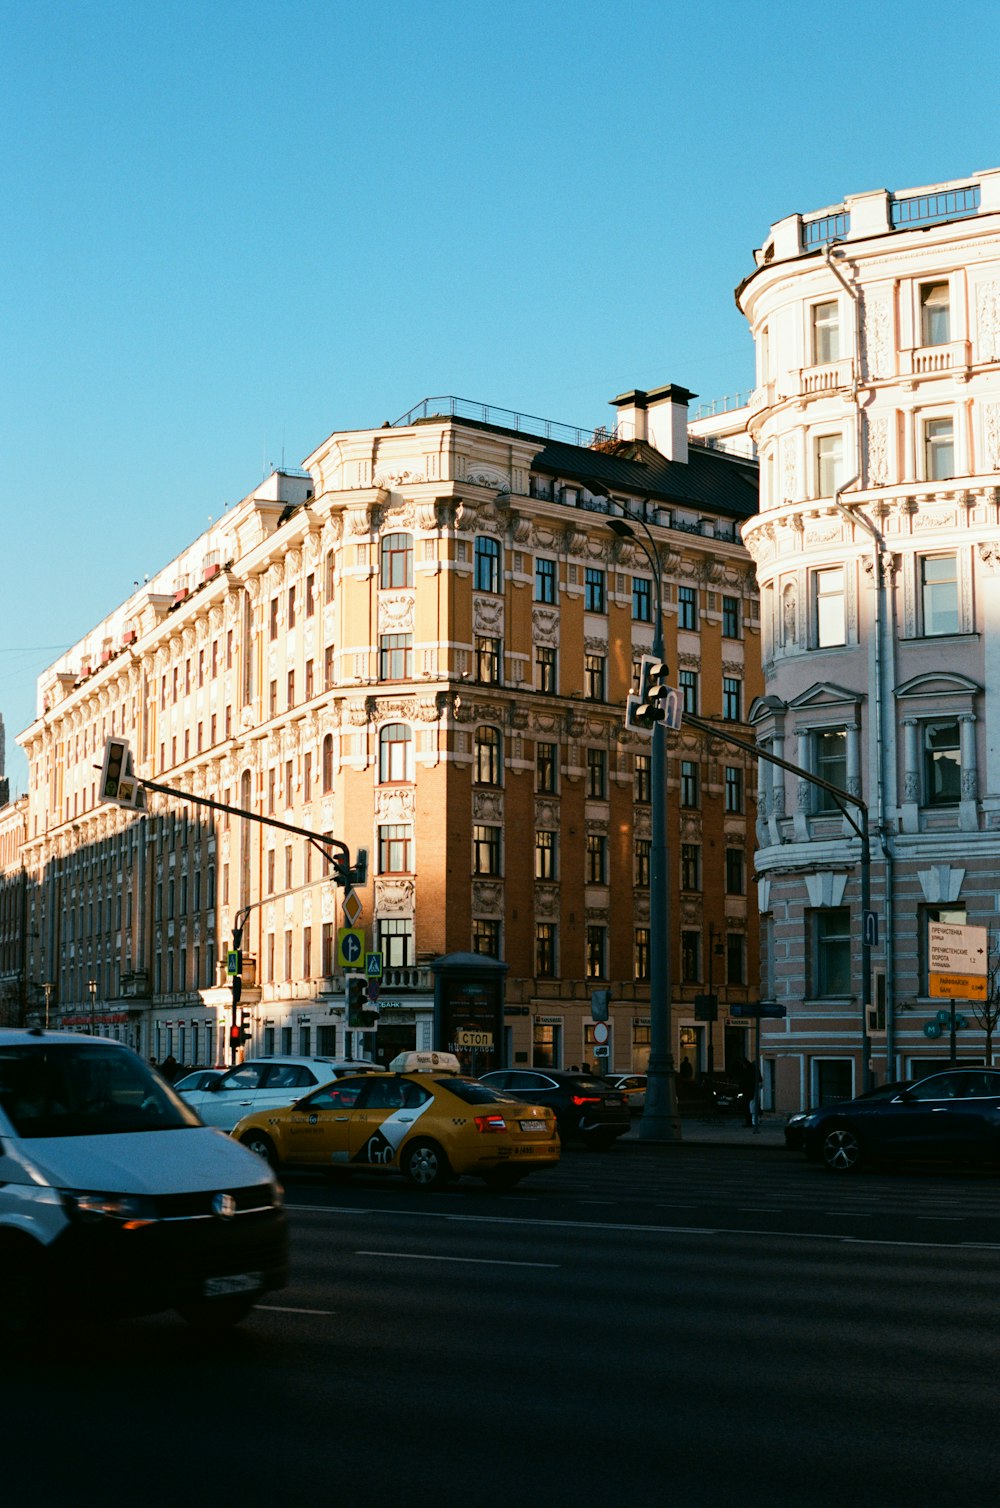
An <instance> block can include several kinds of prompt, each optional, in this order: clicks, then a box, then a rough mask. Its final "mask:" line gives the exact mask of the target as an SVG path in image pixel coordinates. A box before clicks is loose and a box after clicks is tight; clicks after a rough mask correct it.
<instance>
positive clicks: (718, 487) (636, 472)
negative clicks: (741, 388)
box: [531, 440, 758, 518]
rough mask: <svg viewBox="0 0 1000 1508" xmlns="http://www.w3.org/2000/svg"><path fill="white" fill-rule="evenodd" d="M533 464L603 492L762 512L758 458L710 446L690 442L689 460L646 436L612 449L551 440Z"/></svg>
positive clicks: (734, 513)
mask: <svg viewBox="0 0 1000 1508" xmlns="http://www.w3.org/2000/svg"><path fill="white" fill-rule="evenodd" d="M531 464H532V466H533V468H534V469H535V470H536V471H540V472H544V473H546V474H547V475H549V476H559V477H566V478H567V479H568V480H570V481H578V482H580V484H581V485H582V486H584V487H586V488H587V491H588V492H593V493H595V494H596V495H597V496H599V497H600V496H601V495H603V494H605V493H606V492H607V491H611V492H625V493H629V494H630V495H632V496H636V497H642V498H649V499H651V500H655V501H656V502H663V503H673V504H679V505H680V506H682V507H683V506H684V505H685V504H686V505H688V506H689V507H693V508H711V509H712V510H713V511H715V512H718V513H725V514H728V515H730V516H731V517H736V518H752V517H753V515H754V514H755V513H756V512H757V506H758V503H757V463H756V461H750V460H747V459H746V458H745V457H743V456H734V455H731V454H730V453H729V452H728V451H724V450H712V449H710V448H709V447H708V446H707V445H689V446H688V459H687V464H686V465H685V464H684V462H683V461H668V460H667V458H666V456H664V455H661V454H660V452H659V451H658V450H654V448H653V446H652V445H648V444H647V443H646V442H645V441H643V440H635V441H631V442H625V443H622V444H618V445H616V446H615V447H614V448H613V449H608V450H591V449H589V448H588V447H585V446H582V445H564V444H563V443H562V442H561V441H558V440H548V441H546V442H545V444H544V445H543V447H542V449H541V450H540V451H539V452H538V453H537V455H536V456H535V457H534V459H533V460H532V463H531Z"/></svg>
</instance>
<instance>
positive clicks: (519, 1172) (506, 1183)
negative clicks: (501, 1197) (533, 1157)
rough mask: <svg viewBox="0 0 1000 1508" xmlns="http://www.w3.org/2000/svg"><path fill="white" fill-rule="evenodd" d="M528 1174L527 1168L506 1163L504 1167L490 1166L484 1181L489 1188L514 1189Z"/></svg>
mask: <svg viewBox="0 0 1000 1508" xmlns="http://www.w3.org/2000/svg"><path fill="white" fill-rule="evenodd" d="M527 1176H528V1170H527V1168H512V1167H508V1166H506V1165H505V1166H504V1167H502V1168H490V1170H489V1172H488V1173H484V1174H483V1182H484V1183H485V1185H486V1187H487V1188H488V1189H512V1188H513V1187H514V1186H515V1184H518V1183H520V1182H521V1179H522V1178H527Z"/></svg>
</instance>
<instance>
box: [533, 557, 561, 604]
mask: <svg viewBox="0 0 1000 1508" xmlns="http://www.w3.org/2000/svg"><path fill="white" fill-rule="evenodd" d="M555 600H556V563H555V561H554V560H546V559H544V558H542V557H541V556H539V558H538V559H537V560H536V561H535V601H536V602H555Z"/></svg>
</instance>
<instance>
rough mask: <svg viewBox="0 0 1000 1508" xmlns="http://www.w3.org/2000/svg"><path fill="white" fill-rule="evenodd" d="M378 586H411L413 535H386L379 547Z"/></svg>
mask: <svg viewBox="0 0 1000 1508" xmlns="http://www.w3.org/2000/svg"><path fill="white" fill-rule="evenodd" d="M380 559H381V570H380V573H379V585H380V586H412V585H413V535H412V534H387V535H386V536H385V538H384V539H383V541H382V547H381V557H380Z"/></svg>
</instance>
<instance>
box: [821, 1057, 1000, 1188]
mask: <svg viewBox="0 0 1000 1508" xmlns="http://www.w3.org/2000/svg"><path fill="white" fill-rule="evenodd" d="M803 1146H804V1148H805V1153H806V1156H807V1157H809V1158H811V1159H812V1160H813V1161H816V1162H823V1163H825V1164H826V1166H827V1167H828V1168H831V1169H833V1171H834V1172H837V1173H849V1172H853V1171H854V1169H855V1168H857V1167H860V1166H861V1164H862V1163H866V1162H869V1161H874V1160H875V1159H878V1158H935V1159H945V1160H947V1161H951V1162H973V1161H975V1162H995V1161H1000V1069H995V1068H952V1069H949V1070H948V1071H947V1072H946V1073H933V1074H930V1075H929V1077H927V1078H926V1079H919V1080H917V1081H916V1082H915V1083H912V1084H909V1085H907V1086H906V1087H905V1088H903V1089H900V1090H899V1091H898V1093H896V1094H893V1095H891V1096H890V1097H888V1098H880V1097H879V1096H878V1095H863V1096H862V1097H861V1098H860V1099H857V1100H848V1101H847V1102H846V1103H845V1104H842V1105H827V1106H825V1107H824V1108H823V1109H822V1110H814V1111H812V1112H811V1113H810V1114H809V1115H808V1116H807V1117H806V1120H805V1123H804V1126H803Z"/></svg>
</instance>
